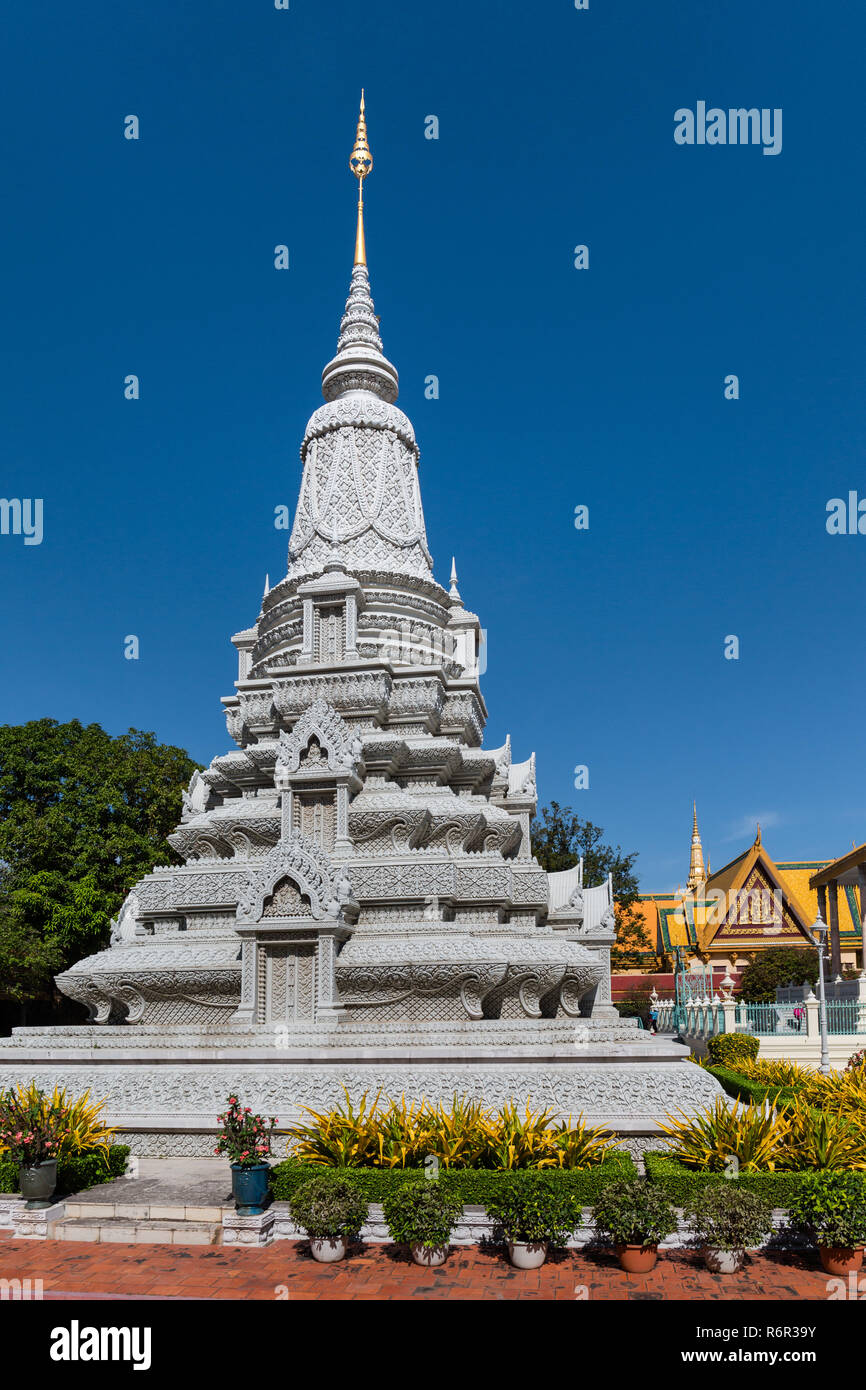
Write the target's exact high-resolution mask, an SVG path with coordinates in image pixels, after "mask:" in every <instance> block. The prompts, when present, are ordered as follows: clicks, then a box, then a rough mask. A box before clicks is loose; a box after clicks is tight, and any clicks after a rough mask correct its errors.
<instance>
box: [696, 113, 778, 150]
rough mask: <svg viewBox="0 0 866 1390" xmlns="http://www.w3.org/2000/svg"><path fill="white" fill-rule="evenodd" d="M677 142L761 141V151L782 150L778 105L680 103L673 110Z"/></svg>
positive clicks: (738, 143)
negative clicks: (759, 106)
mask: <svg viewBox="0 0 866 1390" xmlns="http://www.w3.org/2000/svg"><path fill="white" fill-rule="evenodd" d="M674 140H675V141H676V143H677V144H678V145H762V146H763V153H764V154H781V153H782V108H781V106H775V107H773V108H772V109H771V108H770V107H768V106H762V107H761V108H760V110H759V109H758V107H757V106H750V107H748V108H746V107H745V106H738V107H730V108H729V109H728V110H727V111H725V110H723V109H722V107H721V106H710V107H708V106H707V103H706V102H705V101H699V102H697V103H696V106H695V110H694V111H692V109H691V108H690V107H688V106H680V107H679V108H678V110H676V111H675V112H674Z"/></svg>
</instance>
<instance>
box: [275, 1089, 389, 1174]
mask: <svg viewBox="0 0 866 1390" xmlns="http://www.w3.org/2000/svg"><path fill="white" fill-rule="evenodd" d="M343 1091H344V1093H345V1096H346V1101H345V1105H338V1106H337V1107H336V1108H335V1109H334V1110H328V1111H325V1112H324V1113H320V1112H319V1111H318V1110H313V1109H311V1108H310V1106H308V1105H305V1106H304V1107H303V1108H304V1110H305V1111H306V1112H307V1114H308V1115H309V1116H310V1117H311V1123H310V1124H296V1125H291V1126H290V1127H289V1128H288V1129H287V1130H286V1131H285V1132H286V1134H287V1136H288V1149H289V1152H290V1154H291V1156H292V1158H297V1159H299V1160H300V1161H301V1162H303V1163H312V1164H322V1165H323V1166H324V1167H328V1168H364V1167H370V1168H374V1167H376V1166H378V1165H377V1162H376V1160H377V1158H378V1152H379V1150H378V1144H377V1143H376V1141H375V1133H374V1123H373V1120H374V1116H375V1115H376V1113H377V1110H378V1105H379V1097H378V1095H377V1096H376V1099H375V1100H374V1101H373V1103H372V1105H368V1104H367V1096H368V1095H369V1092H368V1091H365V1092H364V1094H363V1095H362V1096H361V1099H360V1101H359V1102H358V1109H357V1111H355V1110H354V1108H353V1106H352V1101H351V1098H350V1096H349V1092H348V1091H347V1090H346V1088H345V1087H343Z"/></svg>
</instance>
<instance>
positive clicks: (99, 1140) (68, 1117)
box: [0, 1081, 115, 1160]
mask: <svg viewBox="0 0 866 1390" xmlns="http://www.w3.org/2000/svg"><path fill="white" fill-rule="evenodd" d="M14 1093H15V1095H16V1097H17V1100H18V1103H19V1104H20V1106H21V1108H22V1109H23V1110H26V1112H27V1113H28V1115H29V1116H31V1118H32V1120H33V1122H34V1123H35V1124H37V1125H40V1126H42V1127H43V1128H46V1129H47V1128H48V1127H56V1130H57V1151H56V1157H58V1158H67V1157H69V1156H71V1155H72V1154H80V1153H93V1152H99V1153H102V1154H103V1155H104V1157H105V1158H106V1160H107V1158H108V1148H109V1145H110V1144H111V1143H112V1142H113V1140H114V1134H115V1131H114V1130H113V1129H112V1128H111V1126H110V1125H106V1124H105V1123H104V1122H103V1121H102V1120H101V1119H100V1118H99V1114H100V1111H101V1110H103V1109H104V1107H105V1101H104V1100H100V1101H92V1100H91V1099H90V1092H89V1091H85V1092H84V1094H83V1095H81V1096H78V1098H77V1099H76V1100H68V1099H67V1096H66V1091H65V1089H64V1088H63V1087H60V1086H55V1087H54V1090H53V1091H52V1093H51V1095H48V1094H47V1092H45V1091H42V1090H40V1089H39V1087H38V1086H37V1085H36V1082H35V1081H31V1082H30V1084H29V1086H23V1085H21V1084H19V1085H18V1086H16V1087H15V1088H14ZM6 1147H7V1146H6V1145H3V1144H2V1143H0V1152H2V1151H3V1150H4V1149H5V1148H6Z"/></svg>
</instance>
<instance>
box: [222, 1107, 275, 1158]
mask: <svg viewBox="0 0 866 1390" xmlns="http://www.w3.org/2000/svg"><path fill="white" fill-rule="evenodd" d="M226 1104H227V1106H228V1109H227V1110H226V1112H225V1114H224V1115H217V1119H218V1120H219V1122H220V1124H221V1125H222V1127H223V1132H222V1134H221V1135H220V1137H219V1140H218V1141H217V1146H216V1148H215V1149H214V1153H217V1154H228V1157H229V1162H230V1163H239V1164H240V1165H241V1167H242V1168H252V1167H253V1166H254V1165H255V1164H257V1163H267V1161H268V1159H269V1158H270V1155H271V1135H272V1134H273V1132H274V1125H275V1124H276V1123H277V1122H276V1120H275V1119H271V1120H266V1119H265V1118H264V1116H263V1115H254V1114H253V1112H252V1110H251V1109H250V1107H249V1106H248V1105H243V1106H242V1105H241V1103H240V1101H239V1100H238V1097H237V1096H229V1098H228V1100H227V1102H226Z"/></svg>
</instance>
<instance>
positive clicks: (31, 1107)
mask: <svg viewBox="0 0 866 1390" xmlns="http://www.w3.org/2000/svg"><path fill="white" fill-rule="evenodd" d="M67 1115H68V1107H66V1106H64V1105H63V1103H62V1098H61V1097H59V1096H58V1094H57V1092H56V1091H55V1093H54V1095H53V1096H46V1095H43V1093H42V1092H41V1091H38V1090H37V1089H36V1087H35V1086H31V1087H27V1088H25V1087H19V1088H18V1090H14V1089H12V1088H11V1087H10V1089H9V1090H8V1091H5V1092H3V1093H2V1094H0V1152H5V1153H7V1154H8V1155H9V1157H10V1158H11V1159H12V1160H13V1161H14V1162H15V1163H17V1164H18V1165H19V1167H21V1168H35V1167H36V1165H37V1163H44V1162H45V1161H46V1160H47V1159H49V1158H57V1155H58V1153H59V1151H60V1148H61V1144H62V1141H63V1138H64V1135H65V1133H66V1130H67V1128H68V1124H67Z"/></svg>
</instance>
